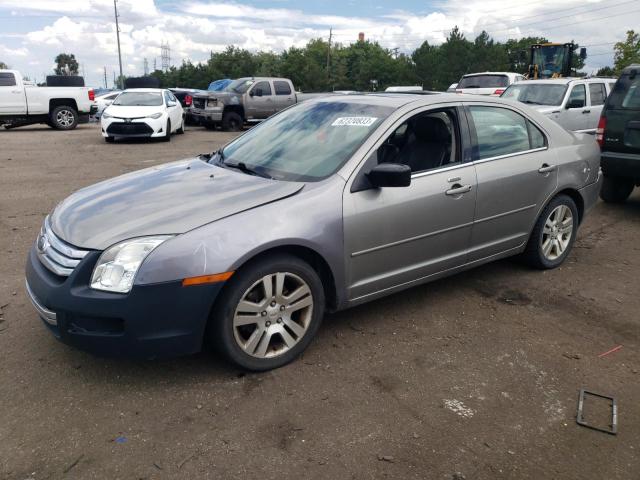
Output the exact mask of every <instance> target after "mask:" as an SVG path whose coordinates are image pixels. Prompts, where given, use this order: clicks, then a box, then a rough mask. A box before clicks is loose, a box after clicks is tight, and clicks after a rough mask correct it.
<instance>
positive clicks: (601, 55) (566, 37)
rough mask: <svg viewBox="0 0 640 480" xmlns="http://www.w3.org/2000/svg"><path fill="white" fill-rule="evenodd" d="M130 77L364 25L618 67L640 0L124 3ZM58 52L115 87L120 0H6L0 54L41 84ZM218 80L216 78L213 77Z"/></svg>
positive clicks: (399, 39)
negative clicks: (580, 52) (565, 52)
mask: <svg viewBox="0 0 640 480" xmlns="http://www.w3.org/2000/svg"><path fill="white" fill-rule="evenodd" d="M118 10H119V14H120V16H119V21H120V30H121V33H120V41H121V48H122V62H123V70H124V74H125V75H127V76H137V75H141V74H142V73H143V69H144V59H145V58H146V59H147V61H148V65H149V69H152V68H153V65H154V61H155V62H156V63H157V66H158V68H159V67H160V65H161V58H160V55H161V48H160V47H161V45H162V43H167V44H168V45H169V46H170V49H171V50H170V52H171V54H170V55H171V63H172V65H175V66H179V65H180V64H181V62H182V60H183V59H189V60H191V61H193V62H199V61H205V60H206V59H207V58H208V57H209V54H210V52H211V51H214V52H216V51H221V50H224V48H225V47H226V46H227V45H236V46H239V47H242V48H246V49H249V50H252V51H256V50H267V51H274V52H279V51H282V50H284V49H287V48H289V47H291V46H303V45H305V44H306V43H307V41H308V40H310V39H312V38H319V37H322V38H324V39H325V40H328V38H329V31H330V29H331V30H332V41H334V42H340V43H343V44H348V43H351V42H354V41H356V40H357V37H358V33H359V32H364V34H365V36H366V38H367V39H370V40H375V41H378V42H379V43H380V44H381V45H382V46H384V47H386V48H398V49H399V50H400V51H402V52H406V53H410V52H411V51H413V50H414V49H415V48H416V47H418V46H419V45H420V44H422V42H424V41H425V40H428V41H429V43H432V44H439V43H442V42H443V41H444V40H445V38H446V36H447V33H448V32H449V31H450V30H451V29H452V28H453V27H454V26H455V25H457V26H458V27H459V28H460V29H461V31H462V32H463V33H464V35H465V36H466V37H467V38H468V39H471V40H473V38H475V36H477V35H478V34H479V33H480V32H481V31H482V30H483V29H484V30H486V31H487V32H489V34H490V35H491V36H492V37H493V38H495V39H496V40H501V41H504V40H507V39H509V38H519V37H522V36H530V35H540V36H545V37H547V38H548V39H549V40H551V41H557V42H563V43H564V42H568V41H571V40H574V41H575V42H577V43H579V44H581V45H585V46H587V53H588V58H587V62H586V68H585V70H586V71H587V72H588V73H595V71H596V70H597V69H598V68H600V67H602V66H606V65H612V64H613V45H614V43H615V42H617V41H621V40H623V39H624V38H625V32H626V31H627V30H630V29H634V28H635V29H636V30H637V29H638V28H639V25H640V1H639V0H608V1H605V0H536V1H531V0H511V1H505V0H432V1H417V0H394V1H393V2H382V1H381V0H370V1H355V0H323V1H308V0H306V1H304V0H246V1H228V0H219V1H211V0H178V1H175V0H118ZM60 52H67V53H74V54H75V56H76V58H77V59H78V61H79V63H80V65H81V72H80V73H81V74H84V76H85V79H86V83H87V84H88V85H93V86H101V85H103V84H104V78H103V76H104V69H105V67H106V71H107V77H108V83H109V86H110V87H111V84H112V81H113V75H114V72H117V70H118V51H117V43H116V28H115V21H114V8H113V0H0V61H3V62H5V63H7V64H8V65H9V66H10V67H11V68H14V69H17V70H20V71H21V72H22V73H23V74H24V75H26V76H28V77H30V78H31V79H35V80H36V81H42V80H43V78H44V76H45V75H47V74H51V73H52V70H53V67H54V58H55V56H56V55H57V54H58V53H60ZM212 80H214V79H212Z"/></svg>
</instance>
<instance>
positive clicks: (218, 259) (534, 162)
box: [26, 92, 601, 370]
mask: <svg viewBox="0 0 640 480" xmlns="http://www.w3.org/2000/svg"><path fill="white" fill-rule="evenodd" d="M125 94H127V92H125V93H123V94H122V95H125ZM113 107H114V106H113V105H112V106H111V107H109V108H113ZM107 110H108V109H107ZM599 159H600V151H599V149H598V146H597V144H596V143H595V142H594V141H593V139H592V138H591V137H589V136H586V135H580V134H573V133H570V132H567V131H566V130H564V129H563V128H561V127H560V126H559V125H557V124H556V123H555V122H553V121H551V120H549V119H548V118H547V117H545V116H544V115H542V114H540V113H538V112H536V111H534V110H531V109H529V108H527V107H525V106H523V105H522V104H519V103H516V102H507V101H504V100H502V99H495V98H490V97H478V96H462V95H460V96H452V95H451V94H433V95H415V96H414V95H336V96H333V97H327V98H319V99H314V100H309V101H307V102H303V103H301V104H299V105H296V106H295V107H292V108H290V109H288V110H286V111H283V112H281V113H280V114H278V115H275V116H274V117H272V118H271V119H269V120H268V121H266V122H264V123H262V124H261V125H259V126H257V127H255V128H253V129H251V130H249V131H247V132H246V133H245V134H243V135H241V136H239V137H237V138H236V139H234V140H233V141H231V142H230V143H229V144H227V145H226V146H225V147H224V148H222V149H220V150H218V151H217V152H215V153H212V154H208V155H204V156H200V157H198V158H192V159H187V160H182V161H177V162H173V163H169V164H165V165H160V166H155V167H153V168H150V169H146V170H140V171H137V172H133V173H129V174H127V175H124V176H121V177H117V178H114V179H112V180H108V181H104V182H101V183H99V184H96V185H94V186H90V187H87V188H84V189H82V190H80V191H78V192H76V193H74V194H72V195H71V196H70V197H68V198H67V199H66V200H64V201H62V202H61V203H60V204H59V205H58V206H56V207H55V209H54V210H53V212H52V213H51V214H50V215H48V216H47V217H46V219H45V220H44V224H43V227H42V230H41V232H40V235H39V236H38V238H37V241H36V242H35V245H34V246H33V247H32V248H31V251H30V253H29V257H28V262H27V267H26V282H27V292H28V295H29V297H30V298H31V300H32V302H33V304H34V306H35V308H36V310H37V312H38V313H39V315H40V316H41V317H42V318H43V320H44V323H45V325H46V326H47V328H49V329H50V331H51V332H52V333H53V334H54V335H55V336H56V337H58V338H59V339H60V340H62V341H64V342H66V343H68V344H70V345H74V346H76V347H78V348H82V349H85V350H88V351H92V352H95V353H99V354H103V355H116V356H141V357H146V358H152V357H158V356H166V355H179V354H188V353H192V352H196V351H198V350H200V349H201V348H202V346H203V343H204V342H205V340H206V341H207V342H211V343H213V344H214V345H216V346H217V348H218V349H219V350H220V351H221V352H223V353H224V354H225V355H226V356H227V357H228V358H230V359H231V360H232V361H234V362H235V363H237V364H238V365H240V366H241V367H243V368H246V369H250V370H267V369H270V368H275V367H278V366H281V365H284V364H285V363H287V362H289V361H291V360H293V359H294V358H295V357H296V356H297V355H298V354H300V353H301V352H302V351H303V350H304V349H305V348H306V347H307V346H308V345H309V343H310V342H311V339H312V337H313V336H314V335H315V333H316V332H317V330H318V328H319V326H320V322H321V320H322V317H323V314H324V311H325V310H332V311H334V310H339V309H343V308H347V307H350V306H353V305H357V304H360V303H363V302H366V301H369V300H373V299H376V298H380V297H382V296H384V295H388V294H391V293H393V292H397V291H399V290H402V289H405V288H408V287H411V286H414V285H418V284H421V283H424V282H428V281H431V280H434V279H437V278H440V277H443V276H446V275H450V274H453V273H456V272H460V271H462V270H465V269H468V268H471V267H474V266H477V265H480V264H483V263H486V262H490V261H493V260H496V259H499V258H503V257H507V256H510V255H515V254H522V255H523V256H524V258H525V259H526V260H527V261H528V262H529V263H530V264H531V265H533V266H535V267H537V268H542V269H548V268H554V267H557V266H558V265H560V264H562V262H563V261H564V260H565V259H566V258H567V255H568V254H569V252H570V250H571V247H572V245H573V242H574V240H575V237H576V232H577V230H578V227H579V225H580V222H581V221H582V219H583V218H584V216H585V214H586V213H587V212H588V211H589V209H590V208H591V207H592V206H593V204H594V203H595V201H596V199H597V196H598V191H599V189H600V183H601V182H600V180H601V176H600V169H599Z"/></svg>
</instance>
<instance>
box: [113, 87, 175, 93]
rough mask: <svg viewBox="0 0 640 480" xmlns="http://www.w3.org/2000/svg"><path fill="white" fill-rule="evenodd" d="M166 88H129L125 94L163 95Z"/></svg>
mask: <svg viewBox="0 0 640 480" xmlns="http://www.w3.org/2000/svg"><path fill="white" fill-rule="evenodd" d="M165 90H166V89H165V88H127V89H126V90H123V92H147V93H162V92H164V91H165Z"/></svg>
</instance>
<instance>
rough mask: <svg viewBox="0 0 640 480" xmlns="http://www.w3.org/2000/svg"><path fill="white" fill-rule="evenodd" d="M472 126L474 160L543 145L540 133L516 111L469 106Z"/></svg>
mask: <svg viewBox="0 0 640 480" xmlns="http://www.w3.org/2000/svg"><path fill="white" fill-rule="evenodd" d="M469 112H470V113H471V118H472V119H473V123H474V126H475V134H476V147H475V150H476V152H475V155H474V159H475V160H482V159H485V158H492V157H498V156H501V155H511V154H515V153H519V152H525V151H527V150H531V149H533V148H542V147H544V146H545V144H546V140H545V137H544V135H543V134H542V132H541V131H540V130H539V129H538V128H537V127H536V126H535V125H533V124H532V123H531V122H529V121H528V120H527V119H526V118H525V117H523V116H522V115H520V114H519V113H516V112H514V111H513V110H509V109H507V108H501V107H485V106H471V107H469Z"/></svg>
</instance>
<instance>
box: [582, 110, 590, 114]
mask: <svg viewBox="0 0 640 480" xmlns="http://www.w3.org/2000/svg"><path fill="white" fill-rule="evenodd" d="M582 113H591V110H588V109H587V110H582Z"/></svg>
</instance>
